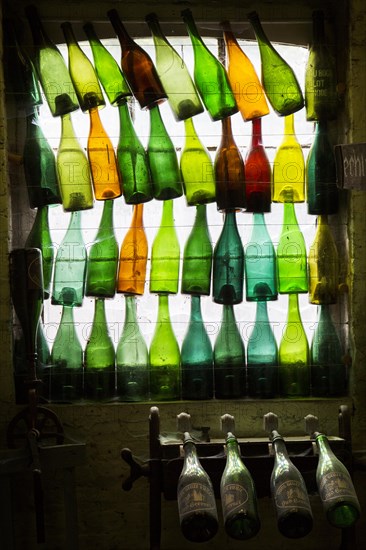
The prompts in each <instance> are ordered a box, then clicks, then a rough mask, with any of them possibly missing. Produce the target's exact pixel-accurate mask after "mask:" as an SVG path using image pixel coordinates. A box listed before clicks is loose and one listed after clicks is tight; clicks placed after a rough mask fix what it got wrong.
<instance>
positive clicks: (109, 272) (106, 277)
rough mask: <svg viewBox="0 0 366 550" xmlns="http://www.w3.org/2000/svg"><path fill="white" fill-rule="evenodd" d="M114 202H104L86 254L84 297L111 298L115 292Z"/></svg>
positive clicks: (116, 259) (117, 255) (115, 242)
mask: <svg viewBox="0 0 366 550" xmlns="http://www.w3.org/2000/svg"><path fill="white" fill-rule="evenodd" d="M113 206H114V201H113V200H111V199H109V200H106V201H104V204H103V212H102V217H101V219H100V223H99V228H98V231H97V234H96V236H95V238H94V241H93V242H92V244H91V246H90V250H89V254H88V260H87V267H86V285H85V295H86V296H96V297H99V298H113V296H114V295H115V292H116V279H117V268H118V257H119V250H118V243H117V239H116V236H115V233H114V226H113Z"/></svg>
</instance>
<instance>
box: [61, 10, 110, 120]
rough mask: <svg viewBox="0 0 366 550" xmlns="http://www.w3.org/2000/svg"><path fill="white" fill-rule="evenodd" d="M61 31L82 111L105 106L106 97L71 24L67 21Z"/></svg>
mask: <svg viewBox="0 0 366 550" xmlns="http://www.w3.org/2000/svg"><path fill="white" fill-rule="evenodd" d="M61 29H62V31H63V33H64V37H65V40H66V44H67V50H68V57H69V73H70V76H71V80H72V82H73V84H74V88H75V91H76V95H77V98H78V101H79V105H80V107H81V109H82V111H84V112H85V111H89V109H90V108H92V107H97V106H100V107H102V106H104V105H105V101H104V96H103V92H102V89H101V87H100V84H99V80H98V77H97V75H96V72H95V69H94V67H93V65H92V63H91V62H90V61H89V58H88V57H87V56H86V55H85V53H84V52H83V50H82V49H81V48H80V46H79V44H78V43H77V41H76V38H75V35H74V32H73V29H72V26H71V23H69V22H68V21H65V22H64V23H62V24H61ZM91 99H92V103H90V100H91Z"/></svg>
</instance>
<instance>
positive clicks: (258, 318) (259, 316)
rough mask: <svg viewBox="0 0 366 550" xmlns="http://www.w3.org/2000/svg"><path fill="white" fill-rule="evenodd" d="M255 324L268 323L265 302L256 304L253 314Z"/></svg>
mask: <svg viewBox="0 0 366 550" xmlns="http://www.w3.org/2000/svg"><path fill="white" fill-rule="evenodd" d="M255 322H256V323H269V319H268V308H267V302H266V301H263V302H259V301H258V302H257V308H256V314H255Z"/></svg>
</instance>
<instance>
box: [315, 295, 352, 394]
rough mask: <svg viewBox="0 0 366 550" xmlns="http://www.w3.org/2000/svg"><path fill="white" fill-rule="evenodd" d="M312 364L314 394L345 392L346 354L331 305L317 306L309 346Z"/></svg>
mask: <svg viewBox="0 0 366 550" xmlns="http://www.w3.org/2000/svg"><path fill="white" fill-rule="evenodd" d="M310 364H311V393H312V395H314V396H316V397H334V396H338V395H346V393H347V369H346V365H345V361H344V353H343V350H342V345H341V342H340V339H339V336H338V334H337V330H336V327H335V325H334V323H333V320H332V316H331V312H330V307H329V305H328V304H323V305H320V306H318V319H317V324H316V328H315V331H314V334H313V338H312V341H311V346H310Z"/></svg>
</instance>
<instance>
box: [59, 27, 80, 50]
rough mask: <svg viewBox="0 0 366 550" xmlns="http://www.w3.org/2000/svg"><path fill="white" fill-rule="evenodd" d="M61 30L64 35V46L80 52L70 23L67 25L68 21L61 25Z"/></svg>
mask: <svg viewBox="0 0 366 550" xmlns="http://www.w3.org/2000/svg"><path fill="white" fill-rule="evenodd" d="M61 29H62V31H63V33H64V37H65V40H66V44H67V46H68V48H70V47H72V48H78V49H80V50H81V48H80V47H79V44H78V43H77V41H76V38H75V35H74V31H73V30H72V26H71V23H69V22H68V21H65V22H64V23H61Z"/></svg>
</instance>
